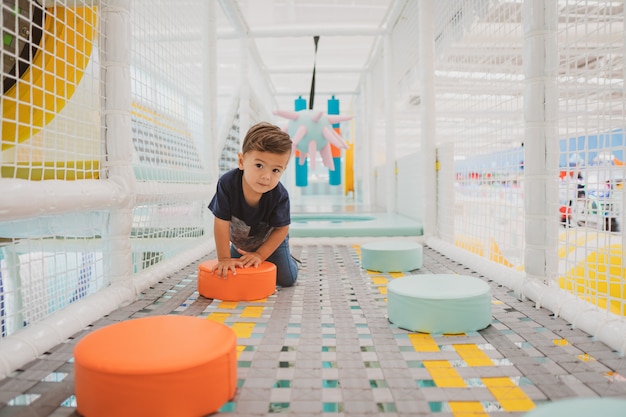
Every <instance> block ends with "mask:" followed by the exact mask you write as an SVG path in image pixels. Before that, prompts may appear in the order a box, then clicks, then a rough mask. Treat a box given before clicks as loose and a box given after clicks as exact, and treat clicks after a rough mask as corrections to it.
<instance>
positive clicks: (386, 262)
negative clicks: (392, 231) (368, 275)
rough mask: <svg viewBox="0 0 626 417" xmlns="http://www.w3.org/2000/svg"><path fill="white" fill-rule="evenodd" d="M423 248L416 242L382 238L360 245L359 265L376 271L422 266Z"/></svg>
mask: <svg viewBox="0 0 626 417" xmlns="http://www.w3.org/2000/svg"><path fill="white" fill-rule="evenodd" d="M423 259H424V255H423V248H422V245H420V244H419V243H417V242H410V241H406V240H384V241H376V242H370V243H365V244H363V245H361V266H362V267H363V268H364V269H368V270H370V271H378V272H403V271H412V270H414V269H418V268H421V267H422V263H423Z"/></svg>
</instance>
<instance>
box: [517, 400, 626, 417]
mask: <svg viewBox="0 0 626 417" xmlns="http://www.w3.org/2000/svg"><path fill="white" fill-rule="evenodd" d="M591 416H602V417H624V416H626V399H618V398H595V397H592V398H582V397H579V398H568V399H566V400H558V401H553V402H550V403H545V404H541V405H540V406H538V407H537V408H535V409H533V410H531V411H529V412H528V413H526V414H524V417H591Z"/></svg>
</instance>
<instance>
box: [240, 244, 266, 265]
mask: <svg viewBox="0 0 626 417" xmlns="http://www.w3.org/2000/svg"><path fill="white" fill-rule="evenodd" d="M237 252H239V253H240V254H241V258H239V260H240V261H241V263H242V264H243V267H244V268H247V267H249V266H254V267H257V266H259V265H260V264H261V262H263V257H262V256H261V255H259V254H258V253H256V252H246V251H245V250H241V249H239V248H237Z"/></svg>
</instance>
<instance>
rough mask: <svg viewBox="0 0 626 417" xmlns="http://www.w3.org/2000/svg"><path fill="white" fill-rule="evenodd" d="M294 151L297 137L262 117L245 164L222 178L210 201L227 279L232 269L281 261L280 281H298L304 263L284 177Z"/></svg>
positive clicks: (248, 142) (243, 156)
mask: <svg viewBox="0 0 626 417" xmlns="http://www.w3.org/2000/svg"><path fill="white" fill-rule="evenodd" d="M291 150H292V142H291V138H290V137H289V135H288V134H287V133H286V132H283V131H282V130H281V129H280V128H279V127H278V126H274V125H272V124H270V123H266V122H261V123H258V124H256V125H254V126H252V127H251V128H250V130H248V133H247V134H246V137H245V138H244V141H243V145H242V147H241V152H240V153H239V155H238V159H239V168H235V169H232V170H230V171H228V172H226V173H224V174H223V175H222V176H221V177H220V178H219V180H218V181H217V191H216V193H215V195H214V196H213V199H212V200H211V202H210V203H209V209H210V210H211V211H212V212H213V214H214V216H215V223H214V234H215V249H216V251H217V261H218V262H217V264H216V265H215V266H214V267H213V269H212V272H213V273H216V272H217V275H218V276H220V277H224V278H226V276H227V274H228V271H231V272H232V273H233V275H236V274H237V270H236V268H248V267H250V266H255V267H256V266H258V265H259V264H260V263H261V262H262V261H264V260H267V261H268V262H272V263H273V264H275V265H276V284H277V285H279V286H282V287H290V286H292V285H294V284H295V282H296V279H297V278H298V266H297V264H296V261H295V259H294V258H293V257H292V256H291V253H290V250H289V234H288V233H289V224H290V223H291V216H290V207H289V194H288V193H287V190H286V189H285V187H284V186H283V185H282V184H281V183H280V182H279V180H280V177H281V176H282V174H283V172H284V171H285V169H286V167H287V163H288V162H289V158H290V157H291ZM231 243H232V245H231Z"/></svg>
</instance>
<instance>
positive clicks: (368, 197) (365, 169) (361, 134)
mask: <svg viewBox="0 0 626 417" xmlns="http://www.w3.org/2000/svg"><path fill="white" fill-rule="evenodd" d="M371 79H372V75H371V73H368V75H367V76H366V78H365V86H364V88H363V87H362V88H361V96H360V97H361V106H360V109H361V112H360V113H359V114H358V115H356V117H357V120H356V123H357V124H358V126H360V128H359V130H358V134H357V135H356V139H355V144H354V150H355V152H356V151H357V150H359V158H358V159H357V158H356V155H355V158H354V162H355V164H354V165H355V176H356V174H357V172H358V173H359V177H360V178H361V181H362V187H361V200H362V202H363V204H365V205H372V176H373V175H374V164H373V162H372V153H373V152H372V138H373V136H374V135H373V134H372V131H373V126H374V122H373V120H374V117H373V112H372V107H373V106H372V100H373V97H372V82H371ZM359 119H360V120H359ZM358 161H363V162H364V163H363V164H360V163H356V162H358ZM357 166H359V168H358V171H357V170H356V167H357Z"/></svg>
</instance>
